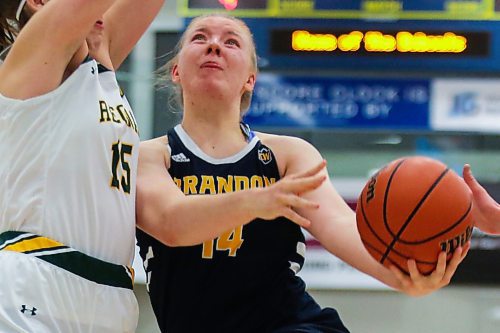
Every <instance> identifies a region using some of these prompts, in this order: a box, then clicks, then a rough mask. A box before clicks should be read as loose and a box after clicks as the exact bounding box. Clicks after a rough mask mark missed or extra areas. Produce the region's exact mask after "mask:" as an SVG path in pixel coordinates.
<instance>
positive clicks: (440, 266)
mask: <svg viewBox="0 0 500 333" xmlns="http://www.w3.org/2000/svg"><path fill="white" fill-rule="evenodd" d="M446 257H447V254H446V252H444V251H442V252H440V253H439V256H438V261H437V264H436V269H435V270H434V272H432V273H431V277H432V278H434V279H435V281H436V282H438V284H441V281H442V280H443V277H444V276H445V274H446V272H447V271H448V270H447V268H446V266H447V265H446ZM452 275H453V274H452ZM448 282H449V281H448ZM446 284H448V283H446Z"/></svg>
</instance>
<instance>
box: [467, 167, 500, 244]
mask: <svg viewBox="0 0 500 333" xmlns="http://www.w3.org/2000/svg"><path fill="white" fill-rule="evenodd" d="M463 176H464V180H465V182H466V183H467V185H468V186H469V188H470V189H471V191H472V198H473V200H474V208H473V211H472V213H473V216H474V223H475V226H476V227H477V228H479V229H480V230H481V231H483V232H486V233H489V234H496V235H499V234H500V205H499V204H498V202H496V201H495V199H493V198H492V197H491V196H490V195H489V194H488V192H487V191H486V189H485V188H484V187H483V186H481V184H479V182H478V181H477V180H476V178H474V176H473V175H472V171H471V167H470V165H468V164H466V165H465V166H464V169H463Z"/></svg>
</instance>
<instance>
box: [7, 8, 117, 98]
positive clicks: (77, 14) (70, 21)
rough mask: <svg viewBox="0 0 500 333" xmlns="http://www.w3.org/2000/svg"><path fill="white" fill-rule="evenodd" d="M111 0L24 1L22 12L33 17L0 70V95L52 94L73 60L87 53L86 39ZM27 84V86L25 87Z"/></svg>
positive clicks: (30, 95)
mask: <svg viewBox="0 0 500 333" xmlns="http://www.w3.org/2000/svg"><path fill="white" fill-rule="evenodd" d="M113 3H114V0H50V1H48V2H45V1H41V0H28V1H27V3H26V5H25V6H27V8H25V11H26V10H28V11H33V12H35V13H34V14H33V17H32V18H31V19H30V20H29V21H28V23H27V24H26V26H25V27H24V28H23V29H22V30H21V32H20V34H19V36H18V37H17V39H16V41H15V42H14V45H13V47H12V49H11V51H10V53H9V55H8V56H7V58H6V60H5V62H4V63H3V65H2V66H1V67H0V93H2V94H3V95H5V96H7V97H10V98H16V99H27V98H30V97H34V96H39V95H42V94H45V93H47V92H49V91H52V90H54V89H55V88H56V87H58V86H59V85H60V84H61V82H62V81H63V77H64V72H65V70H66V68H67V66H68V64H69V63H70V60H72V59H74V58H75V57H76V58H79V59H74V60H75V64H78V65H79V63H80V62H81V61H82V60H83V59H84V57H85V56H86V53H87V51H86V50H85V49H82V47H83V48H84V41H85V37H86V35H87V34H88V33H89V31H90V30H91V28H92V26H93V25H94V23H95V22H96V21H97V20H98V19H99V17H102V15H103V14H104V12H105V11H106V10H108V9H109V8H110V7H111V5H112V4H113ZM80 49H81V52H77V51H78V50H80ZM27 83H28V84H27Z"/></svg>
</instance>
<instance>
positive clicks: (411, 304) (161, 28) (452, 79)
mask: <svg viewBox="0 0 500 333" xmlns="http://www.w3.org/2000/svg"><path fill="white" fill-rule="evenodd" d="M214 11H228V12H230V13H231V14H233V15H235V16H238V17H241V18H243V19H244V20H245V22H247V24H248V25H249V27H250V29H251V30H252V32H253V34H254V38H255V42H256V45H257V53H258V55H259V70H260V74H259V76H258V79H257V86H256V89H255V93H254V99H253V103H252V106H251V108H250V111H249V113H248V114H247V116H246V118H245V121H247V122H248V123H249V124H250V125H251V127H252V128H253V129H254V130H262V131H266V132H273V133H281V134H288V135H294V136H299V137H302V138H304V139H306V140H308V141H309V142H311V143H312V144H314V145H315V146H316V147H317V148H318V149H319V150H320V151H321V153H322V154H323V155H324V156H325V158H326V159H327V160H328V166H329V172H330V175H331V177H332V181H333V183H334V185H335V187H336V188H337V190H338V191H339V192H340V193H341V195H342V196H343V197H344V199H345V200H346V201H347V202H348V203H349V204H350V205H351V206H352V207H353V208H355V203H356V200H357V197H358V194H359V193H360V191H361V189H362V187H363V186H364V184H365V182H366V181H367V179H368V177H369V176H370V175H371V174H372V173H373V172H374V171H376V170H377V169H378V168H380V167H381V166H383V165H385V164H386V163H388V162H389V161H391V160H393V159H396V158H399V157H402V156H411V155H425V156H429V157H432V158H436V159H439V160H441V161H443V162H444V163H446V164H447V165H448V166H449V167H450V168H452V169H453V170H454V171H456V172H457V173H458V174H461V170H462V166H463V164H464V163H469V164H471V166H472V169H473V172H474V174H475V176H476V178H478V179H479V180H480V181H481V182H482V184H483V185H484V186H485V187H486V188H487V189H488V191H489V192H490V193H491V194H492V195H493V196H494V197H495V198H496V199H497V200H499V199H500V154H499V153H500V1H498V0H495V1H493V0H455V1H448V0H402V1H392V0H377V1H374V0H365V1H363V0H239V1H238V0H177V1H174V0H169V1H167V4H166V5H165V6H164V8H163V10H162V12H161V14H160V15H159V16H158V18H157V19H156V20H155V22H154V23H153V24H152V26H151V28H150V29H149V30H148V32H147V33H146V34H145V36H144V37H143V38H142V39H141V41H140V42H139V44H138V46H137V47H136V49H135V51H134V52H133V53H132V54H131V56H130V57H129V58H128V59H127V61H126V63H125V64H124V66H122V68H121V71H120V72H119V73H118V74H119V80H120V82H121V84H122V88H123V89H124V90H125V91H126V92H127V95H128V98H129V99H130V101H131V104H132V105H133V107H134V111H135V115H136V118H137V121H138V124H139V128H140V133H141V138H142V139H143V140H145V139H149V138H152V137H155V136H160V135H163V134H164V133H165V131H166V130H167V129H168V128H170V127H172V126H174V125H175V124H177V123H178V121H179V119H180V110H179V109H178V108H177V107H176V106H175V105H173V104H172V103H171V102H170V101H169V93H168V92H167V91H166V90H165V89H158V88H155V87H154V80H155V77H154V75H153V73H154V71H155V70H156V69H158V68H159V67H160V66H161V65H163V64H164V63H165V62H166V61H167V60H168V59H169V58H170V57H171V54H170V51H171V50H172V49H173V48H174V46H175V44H176V43H177V40H178V39H179V36H180V34H181V33H182V31H183V29H184V28H185V26H186V23H187V22H189V20H190V18H192V17H193V16H196V15H199V14H203V13H209V12H214ZM307 239H308V252H307V257H306V264H305V267H304V269H303V270H302V272H301V273H300V274H301V275H302V277H303V278H304V280H305V281H306V283H307V284H308V287H309V290H310V292H311V293H312V294H313V296H314V297H315V298H316V299H317V301H318V302H319V303H320V304H321V305H323V306H332V307H335V308H336V309H337V310H338V311H339V312H340V314H341V317H342V318H343V320H344V321H345V323H346V325H347V326H348V327H349V328H350V329H351V331H352V332H353V333H391V332H397V333H402V332H404V333H414V332H415V333H417V332H418V333H435V332H439V333H446V332H450V333H451V332H453V333H471V332H474V333H497V332H500V238H499V237H493V236H489V235H485V234H482V233H480V232H478V231H477V230H476V231H475V232H474V235H473V239H472V249H471V251H470V252H469V255H468V256H467V258H466V259H465V261H464V262H463V263H462V264H461V266H460V267H459V270H458V271H457V273H456V274H455V276H454V279H453V281H452V283H451V285H450V286H448V287H446V288H444V289H442V290H440V291H438V292H436V293H434V294H432V295H430V296H427V297H424V298H409V297H407V296H404V295H401V294H398V293H395V292H393V291H391V290H389V289H387V288H385V287H384V286H382V285H381V284H380V283H378V282H376V281H374V280H373V279H371V278H369V277H367V276H365V275H363V274H362V273H359V272H357V271H355V270H354V269H352V268H351V267H349V266H348V265H346V264H344V263H342V262H341V261H339V260H337V259H336V258H334V257H332V256H331V255H329V254H328V253H326V251H325V250H324V249H323V248H322V247H321V246H320V245H319V244H318V243H317V242H315V240H314V239H312V238H311V237H309V236H308V237H307ZM141 265H142V264H141V262H140V257H139V256H138V255H137V257H136V262H135V263H134V266H135V267H136V271H137V278H136V287H135V292H136V294H137V296H138V299H139V302H140V306H141V316H140V324H139V328H138V330H137V332H142V333H155V332H159V330H158V328H157V325H156V321H155V319H154V315H153V313H152V311H151V307H150V305H149V299H148V295H147V291H146V286H145V281H146V279H145V276H144V272H143V271H142V266H141ZM193 302H196V300H193ZM187 333H191V332H187ZM197 333H198V332H197ZM256 333H258V332H256Z"/></svg>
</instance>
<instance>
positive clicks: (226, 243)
mask: <svg viewBox="0 0 500 333" xmlns="http://www.w3.org/2000/svg"><path fill="white" fill-rule="evenodd" d="M242 234H243V226H239V227H237V228H236V229H233V230H230V231H228V232H225V233H223V234H222V235H220V236H219V237H218V238H217V239H215V240H214V239H211V240H209V241H206V242H203V253H202V258H203V259H212V258H213V257H214V241H215V243H216V244H215V250H216V251H229V254H228V255H229V256H230V257H236V251H238V249H239V248H240V247H241V245H242V244H243V238H242Z"/></svg>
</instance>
